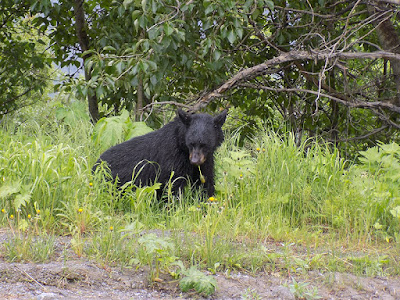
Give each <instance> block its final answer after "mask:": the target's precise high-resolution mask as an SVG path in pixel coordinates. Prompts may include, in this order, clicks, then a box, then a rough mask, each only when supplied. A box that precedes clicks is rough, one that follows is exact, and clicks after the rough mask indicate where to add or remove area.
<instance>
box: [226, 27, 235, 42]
mask: <svg viewBox="0 0 400 300" xmlns="http://www.w3.org/2000/svg"><path fill="white" fill-rule="evenodd" d="M228 40H229V42H230V43H231V44H233V43H234V42H235V41H236V34H235V32H234V31H233V30H230V31H229V32H228Z"/></svg>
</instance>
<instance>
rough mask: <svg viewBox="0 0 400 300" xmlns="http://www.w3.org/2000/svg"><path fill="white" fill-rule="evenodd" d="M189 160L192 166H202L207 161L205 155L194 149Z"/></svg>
mask: <svg viewBox="0 0 400 300" xmlns="http://www.w3.org/2000/svg"><path fill="white" fill-rule="evenodd" d="M189 160H190V163H191V164H192V165H196V166H200V165H201V164H203V163H204V162H205V160H206V158H205V157H204V154H203V153H202V152H201V151H199V150H198V149H193V150H192V152H190V154H189Z"/></svg>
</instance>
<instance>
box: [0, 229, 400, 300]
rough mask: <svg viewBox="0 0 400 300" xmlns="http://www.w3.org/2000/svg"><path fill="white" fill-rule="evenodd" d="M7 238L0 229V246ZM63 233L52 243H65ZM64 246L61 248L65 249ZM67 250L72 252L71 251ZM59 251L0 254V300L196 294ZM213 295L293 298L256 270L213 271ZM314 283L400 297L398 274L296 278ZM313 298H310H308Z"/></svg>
mask: <svg viewBox="0 0 400 300" xmlns="http://www.w3.org/2000/svg"><path fill="white" fill-rule="evenodd" d="M6 239H7V235H6V234H4V233H3V234H2V233H1V232H0V247H1V244H3V243H4V242H5V241H6ZM69 242H70V241H69V239H68V238H65V237H64V238H59V240H58V241H57V244H59V245H61V246H62V247H65V245H68V243H69ZM64 249H65V248H64ZM71 253H72V251H71ZM62 257H63V256H62V255H61V253H60V254H59V255H56V258H55V259H54V260H53V261H50V262H47V263H42V264H34V263H10V262H6V261H5V260H4V257H1V256H0V299H38V300H39V299H42V300H50V299H201V298H202V297H201V296H199V295H198V294H196V293H194V292H189V293H182V292H181V291H180V290H179V287H178V282H177V281H174V280H173V279H172V278H171V277H169V276H168V275H165V276H164V277H163V279H164V281H163V282H158V283H154V284H152V285H150V284H149V272H148V270H147V269H146V268H138V269H123V270H121V268H111V267H101V266H100V265H99V264H97V263H96V262H93V261H90V260H88V259H85V258H78V257H76V256H75V257H74V256H73V254H69V255H68V260H65V259H63V258H62ZM213 276H214V277H215V279H216V280H217V283H218V288H217V291H216V293H215V294H213V295H212V296H211V297H209V299H296V298H295V296H294V295H293V293H292V292H291V291H290V288H289V287H288V286H289V285H290V284H293V281H292V278H289V276H287V277H285V276H281V275H279V274H266V273H260V274H258V275H257V276H251V275H249V274H245V273H239V272H237V273H230V274H229V275H227V274H223V273H217V274H216V275H213ZM295 280H296V281H297V282H302V283H304V282H305V283H308V286H307V289H313V288H316V289H317V291H318V293H317V295H318V296H319V297H320V298H318V299H385V300H389V299H400V278H385V277H374V278H368V277H358V276H354V275H351V274H343V273H326V274H322V273H319V272H315V271H313V272H309V273H307V274H304V275H301V276H299V275H297V276H296V277H295ZM309 299H312V298H309Z"/></svg>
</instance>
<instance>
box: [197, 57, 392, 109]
mask: <svg viewBox="0 0 400 300" xmlns="http://www.w3.org/2000/svg"><path fill="white" fill-rule="evenodd" d="M382 58H384V59H400V54H396V53H392V52H387V51H376V52H368V53H367V52H327V51H314V50H311V51H291V52H287V53H283V54H281V55H279V56H277V57H274V58H272V59H270V60H267V61H266V62H264V63H262V64H259V65H256V66H254V67H251V68H247V69H244V70H242V71H240V72H238V73H237V74H236V75H234V76H233V77H232V78H231V79H229V80H227V81H226V82H225V83H223V84H222V85H221V86H219V87H218V88H216V89H215V90H213V91H211V92H209V93H207V94H205V95H204V96H202V97H200V98H199V99H198V100H197V103H196V104H195V105H194V106H193V108H192V110H193V111H198V110H200V109H201V108H204V107H205V106H207V105H208V103H210V102H211V101H212V100H213V99H215V98H219V97H222V95H223V94H224V93H225V92H226V91H228V90H231V89H233V88H234V87H235V86H236V85H237V84H238V83H239V82H243V81H247V80H250V79H252V78H254V77H256V76H259V75H262V74H264V73H266V72H267V71H268V70H269V69H270V68H271V67H273V66H276V65H280V64H284V63H288V62H293V61H301V60H314V61H318V60H325V61H327V62H329V61H331V60H335V59H342V60H351V59H382ZM341 101H342V100H341ZM385 108H388V109H391V110H393V111H396V112H400V111H399V110H398V108H397V107H396V106H394V105H387V106H386V107H385Z"/></svg>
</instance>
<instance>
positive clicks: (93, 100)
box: [74, 0, 99, 123]
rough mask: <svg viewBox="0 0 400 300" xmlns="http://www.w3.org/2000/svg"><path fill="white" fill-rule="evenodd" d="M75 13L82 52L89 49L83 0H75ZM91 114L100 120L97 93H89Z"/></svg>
mask: <svg viewBox="0 0 400 300" xmlns="http://www.w3.org/2000/svg"><path fill="white" fill-rule="evenodd" d="M74 14H75V30H76V35H77V37H78V40H79V45H80V47H81V50H82V53H83V52H85V51H87V50H89V37H88V35H87V33H86V22H85V12H84V11H83V0H75V1H74ZM89 57H90V55H84V56H83V64H85V61H86V60H87V59H88V58H89ZM91 77H92V76H91V74H90V70H86V68H85V80H86V81H89V80H90V79H91ZM88 104H89V114H90V117H91V120H92V122H93V123H96V122H97V121H98V120H99V107H98V103H97V96H96V93H95V92H94V91H93V93H88Z"/></svg>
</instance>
